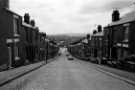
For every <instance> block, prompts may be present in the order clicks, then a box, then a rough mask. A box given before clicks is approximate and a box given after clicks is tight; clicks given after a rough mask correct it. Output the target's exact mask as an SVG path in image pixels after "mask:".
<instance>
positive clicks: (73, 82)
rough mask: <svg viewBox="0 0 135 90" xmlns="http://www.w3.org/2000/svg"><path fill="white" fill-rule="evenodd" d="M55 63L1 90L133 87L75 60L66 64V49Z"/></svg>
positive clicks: (129, 89)
mask: <svg viewBox="0 0 135 90" xmlns="http://www.w3.org/2000/svg"><path fill="white" fill-rule="evenodd" d="M60 51H61V53H62V55H61V56H59V57H57V58H56V60H55V61H53V62H51V63H49V64H47V65H45V66H43V67H41V68H40V69H38V70H36V71H33V72H31V73H29V74H27V75H25V76H23V77H21V78H19V79H17V80H14V81H13V82H11V83H9V84H7V85H5V86H3V87H0V90H135V87H134V86H132V85H130V84H128V83H126V82H124V81H122V80H119V79H116V78H113V77H111V76H109V75H106V74H104V73H102V72H100V71H98V70H96V69H95V68H94V67H93V66H90V68H88V67H87V65H85V63H80V62H78V61H77V60H76V59H74V60H72V61H71V60H68V59H67V56H66V53H67V52H66V49H61V50H60Z"/></svg>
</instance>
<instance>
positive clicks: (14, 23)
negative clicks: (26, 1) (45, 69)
mask: <svg viewBox="0 0 135 90" xmlns="http://www.w3.org/2000/svg"><path fill="white" fill-rule="evenodd" d="M1 1H3V4H2V3H1V5H0V70H3V69H7V68H12V67H18V66H22V65H25V64H29V63H34V62H38V61H41V60H45V59H47V54H48V48H49V47H51V46H52V44H53V47H55V49H53V50H55V52H57V51H58V47H57V44H56V43H55V45H54V43H51V44H50V43H49V40H48V39H47V38H46V33H43V32H40V31H39V28H38V27H37V26H36V25H35V21H34V20H31V19H30V15H29V14H28V13H26V14H25V15H24V17H22V16H20V15H18V14H17V13H15V12H13V11H11V10H10V9H9V3H8V0H1Z"/></svg>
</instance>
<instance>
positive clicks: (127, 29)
mask: <svg viewBox="0 0 135 90" xmlns="http://www.w3.org/2000/svg"><path fill="white" fill-rule="evenodd" d="M129 25H130V24H124V27H125V31H124V41H126V42H128V41H129Z"/></svg>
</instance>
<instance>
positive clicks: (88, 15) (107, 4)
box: [10, 0, 134, 34]
mask: <svg viewBox="0 0 135 90" xmlns="http://www.w3.org/2000/svg"><path fill="white" fill-rule="evenodd" d="M10 1H11V9H12V10H13V11H15V12H17V13H19V14H20V15H22V16H23V15H24V13H25V12H29V13H30V15H31V18H32V19H35V21H36V25H37V26H38V27H39V28H40V30H41V31H42V32H46V33H47V34H59V33H89V32H92V30H93V28H95V25H97V24H101V25H106V24H108V23H109V22H110V21H111V20H110V19H111V11H112V9H113V8H115V7H116V8H126V7H127V6H130V3H132V2H133V1H134V0H10ZM129 10H130V9H128V10H126V9H122V12H125V13H126V12H128V11H129Z"/></svg>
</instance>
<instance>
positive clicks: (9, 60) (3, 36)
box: [0, 8, 24, 69]
mask: <svg viewBox="0 0 135 90" xmlns="http://www.w3.org/2000/svg"><path fill="white" fill-rule="evenodd" d="M21 23H22V18H21V16H19V15H18V14H16V13H14V12H12V11H11V10H9V9H8V8H0V51H1V55H0V68H1V69H4V68H8V67H13V66H14V65H15V63H18V65H19V63H23V61H24V60H23V48H22V43H21V42H20V40H21V37H20V33H21Z"/></svg>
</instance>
